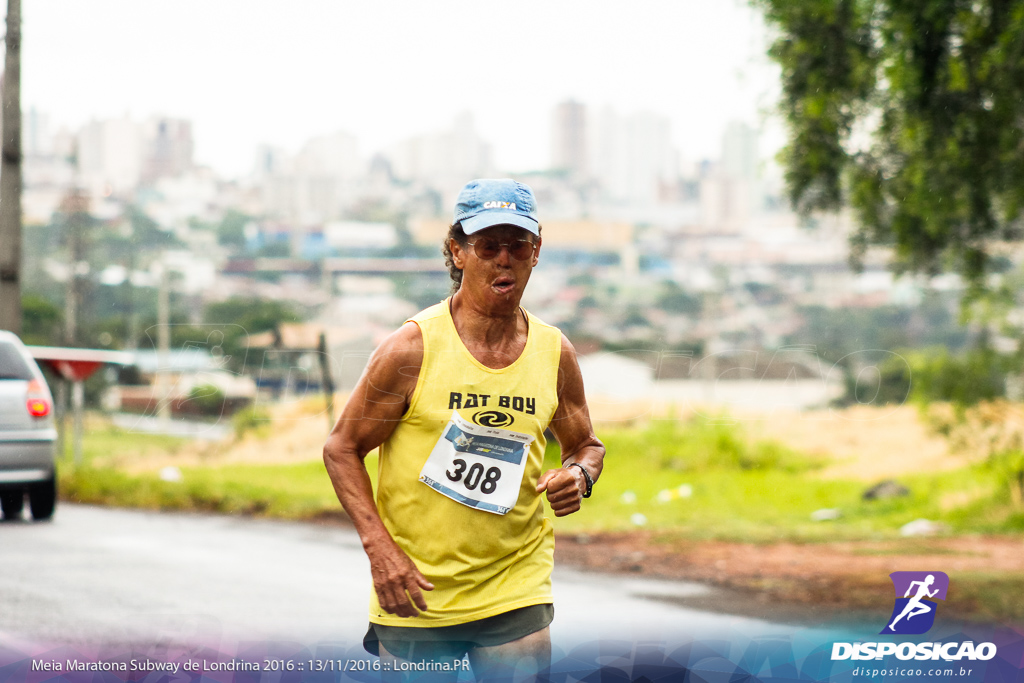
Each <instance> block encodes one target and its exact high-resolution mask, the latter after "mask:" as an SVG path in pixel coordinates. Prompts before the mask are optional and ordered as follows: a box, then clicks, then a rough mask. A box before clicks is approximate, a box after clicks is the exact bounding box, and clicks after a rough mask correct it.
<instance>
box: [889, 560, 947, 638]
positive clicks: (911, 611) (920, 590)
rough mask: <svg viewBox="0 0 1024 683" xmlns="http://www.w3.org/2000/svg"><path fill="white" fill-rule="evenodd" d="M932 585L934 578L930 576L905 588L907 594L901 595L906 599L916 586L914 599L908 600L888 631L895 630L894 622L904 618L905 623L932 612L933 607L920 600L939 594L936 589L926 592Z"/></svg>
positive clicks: (912, 582)
mask: <svg viewBox="0 0 1024 683" xmlns="http://www.w3.org/2000/svg"><path fill="white" fill-rule="evenodd" d="M933 583H935V576H934V575H932V574H929V575H928V576H926V577H925V579H924V581H911V582H910V585H909V586H907V592H906V593H904V594H903V597H908V596H909V595H910V592H911V591H912V590H914V586H917V593H916V594H915V595H914V597H912V598H910V601H909V602H907V604H906V606H905V607H904V608H903V611H902V612H900V614H899V616H898V617H896V618H895V619H893V620H892V623H891V624H889V630H890V631H895V630H896V629H895V626H896V622H897V621H899V620H900V619H902V618H903V617H904V616H905V617H906V618H907V621H910V619H911V617H916V616H917V615H918V614H927V613H928V612H931V611H932V609H933V607H932V606H931V605H928V604H926V603H924V602H921V600H922V598H932V597H935V594H936V593H938V592H939V589H938V588H936V589H935V590H933V591H931V592H929V591H928V587H929V586H931V585H932V584H933Z"/></svg>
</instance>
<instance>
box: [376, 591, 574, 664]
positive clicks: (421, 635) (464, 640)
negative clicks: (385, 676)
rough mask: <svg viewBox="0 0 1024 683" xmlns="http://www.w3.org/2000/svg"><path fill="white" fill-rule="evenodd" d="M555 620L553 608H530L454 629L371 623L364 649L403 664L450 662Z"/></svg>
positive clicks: (541, 606) (515, 637)
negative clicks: (382, 646) (402, 660)
mask: <svg viewBox="0 0 1024 683" xmlns="http://www.w3.org/2000/svg"><path fill="white" fill-rule="evenodd" d="M554 618H555V606H554V605H552V604H550V603H548V604H546V605H531V606H529V607H520V608H519V609H514V610H512V611H510V612H504V613H502V614H497V615H495V616H493V617H487V618H486V619H480V620H478V621H470V622H467V623H465V624H456V625H454V626H436V627H433V628H423V627H420V626H383V625H381V624H374V623H371V624H370V628H369V630H368V631H367V632H366V635H365V636H364V637H363V647H364V648H366V651H367V652H369V653H370V654H373V655H377V656H380V646H379V644H380V643H383V645H384V649H386V650H387V651H388V652H390V653H391V654H393V655H394V656H396V657H398V658H399V659H404V660H406V661H410V662H412V661H427V660H430V661H452V660H457V659H462V657H463V656H465V654H466V653H467V652H469V651H470V650H472V649H473V648H475V647H493V646H495V645H504V644H505V643H511V642H512V641H513V640H519V639H520V638H523V637H525V636H528V635H530V634H531V633H536V632H537V631H540V630H541V629H543V628H545V627H546V626H547V625H548V624H550V623H551V620H552V619H554Z"/></svg>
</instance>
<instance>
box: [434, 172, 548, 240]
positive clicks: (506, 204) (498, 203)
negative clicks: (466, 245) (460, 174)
mask: <svg viewBox="0 0 1024 683" xmlns="http://www.w3.org/2000/svg"><path fill="white" fill-rule="evenodd" d="M454 222H455V223H461V224H462V230H463V231H464V232H465V233H466V234H467V235H472V234H473V233H475V232H479V231H481V230H484V229H486V228H493V227H494V226H495V225H514V226H516V227H518V228H523V229H524V230H529V231H530V232H532V233H533V234H534V235H539V234H540V228H538V227H537V223H538V221H537V201H536V200H535V199H534V198H533V190H531V189H530V187H529V185H524V184H523V183H518V182H516V181H514V180H512V179H511V178H497V179H495V178H479V179H477V180H471V181H469V182H468V183H466V186H465V187H464V188H462V191H461V192H459V198H458V200H457V201H456V203H455V221H454Z"/></svg>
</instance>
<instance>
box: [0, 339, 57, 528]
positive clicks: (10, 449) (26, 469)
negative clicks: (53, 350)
mask: <svg viewBox="0 0 1024 683" xmlns="http://www.w3.org/2000/svg"><path fill="white" fill-rule="evenodd" d="M56 442H57V430H56V426H55V423H54V419H53V397H52V396H51V395H50V389H49V387H47V386H46V378H45V377H43V373H42V372H41V371H40V370H39V366H38V365H36V362H35V360H33V359H32V356H30V355H29V352H28V351H27V350H26V349H25V345H24V344H22V343H21V340H20V339H18V337H17V336H16V335H14V334H12V333H11V332H5V331H3V330H0V511H2V512H3V518H4V519H5V520H13V519H20V518H21V513H22V509H23V508H24V506H25V497H26V495H27V496H28V504H29V508H30V509H31V510H32V518H33V519H36V520H40V519H49V518H50V517H52V516H53V509H54V506H55V505H56V503H57V470H56V461H55V455H56V448H55V444H56Z"/></svg>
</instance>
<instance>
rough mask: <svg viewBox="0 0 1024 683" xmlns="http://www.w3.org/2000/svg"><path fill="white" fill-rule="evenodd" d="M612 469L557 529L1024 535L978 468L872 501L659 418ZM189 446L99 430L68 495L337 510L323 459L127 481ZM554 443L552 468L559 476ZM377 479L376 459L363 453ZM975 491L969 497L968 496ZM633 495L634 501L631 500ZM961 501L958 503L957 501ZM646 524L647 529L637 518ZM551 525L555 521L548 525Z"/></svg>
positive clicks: (773, 457)
mask: <svg viewBox="0 0 1024 683" xmlns="http://www.w3.org/2000/svg"><path fill="white" fill-rule="evenodd" d="M599 436H600V437H601V438H602V440H603V441H604V442H605V444H606V446H607V448H608V456H607V458H606V462H605V469H604V473H603V475H602V477H601V480H600V482H599V483H598V484H597V486H596V487H595V488H594V495H593V497H592V498H590V499H589V500H587V501H585V503H584V507H583V509H582V510H581V511H580V512H579V513H577V514H574V515H570V516H569V517H565V518H561V519H555V521H554V524H555V528H556V530H558V531H560V532H568V533H574V532H584V531H625V530H632V529H637V528H644V529H651V530H654V531H656V532H661V536H662V537H664V538H675V539H679V538H689V539H722V540H734V541H743V542H755V543H756V542H768V541H777V540H788V541H794V542H817V541H834V540H886V539H893V538H899V528H900V527H901V526H902V525H904V524H906V523H907V522H910V521H912V520H915V519H918V518H926V519H930V520H934V521H938V522H942V523H943V524H945V525H946V526H947V527H948V528H949V529H950V531H951V532H953V533H995V534H999V533H1008V534H1015V535H1016V534H1019V533H1020V532H1021V531H1022V530H1024V512H1022V511H1020V510H1016V509H1014V508H1013V507H1012V506H1010V504H1009V501H1008V497H1007V496H1006V494H1005V492H1004V491H1003V489H1001V488H1000V486H999V482H998V480H997V479H996V475H995V474H994V473H993V472H992V471H990V470H984V469H981V468H970V469H961V470H957V471H951V472H942V473H936V474H923V475H915V476H907V477H901V478H900V481H901V482H902V483H903V484H905V485H906V486H907V487H908V488H909V489H910V490H911V495H910V496H907V497H904V498H897V499H892V500H887V501H873V502H872V501H863V500H861V494H862V492H863V490H864V489H865V488H866V486H867V485H866V484H865V483H864V482H856V481H836V480H825V479H822V478H820V477H818V476H816V470H817V469H818V468H819V467H820V466H821V465H823V464H824V463H823V462H822V461H821V460H816V459H812V458H809V457H807V456H804V455H802V454H800V453H796V452H793V451H792V450H790V449H787V448H785V447H783V446H781V445H778V444H775V443H771V442H758V443H750V442H749V441H748V440H747V439H746V438H745V437H744V435H743V434H742V432H741V431H740V428H739V427H738V426H736V425H727V424H706V423H688V424H683V425H679V424H673V423H667V422H665V421H661V422H658V423H654V424H653V425H652V426H651V427H649V428H645V429H636V428H629V429H615V430H605V431H603V432H602V433H601V434H600V435H599ZM185 443H186V442H184V441H183V440H180V439H175V438H171V437H160V436H152V435H146V434H137V433H127V432H123V431H120V430H117V429H114V428H102V429H94V430H91V431H89V432H88V433H87V435H86V439H85V448H84V452H85V458H84V464H83V465H82V466H80V467H74V466H72V465H70V464H64V465H63V466H62V467H61V468H60V470H59V471H60V485H61V492H62V497H64V498H65V499H68V500H74V501H80V502H86V503H94V504H103V505H116V506H124V507H138V508H145V509H153V510H201V511H211V512H223V513H231V514H251V515H261V516H272V517H280V518H286V519H310V518H318V517H325V516H337V515H339V514H340V512H341V506H340V505H339V503H338V501H337V499H336V497H335V495H334V491H333V489H332V488H331V485H330V481H329V479H328V476H327V473H326V471H325V469H324V466H323V464H322V463H320V462H319V461H315V462H304V463H297V464H279V465H240V464H233V465H216V464H211V465H207V466H196V467H183V468H182V470H181V471H182V475H183V481H181V482H167V481H162V480H161V479H160V477H159V474H158V472H157V471H156V468H155V467H154V468H153V471H145V472H142V473H139V472H138V469H139V468H138V467H136V468H134V471H135V473H128V472H126V471H125V470H124V468H123V464H124V463H127V462H131V463H134V464H141V465H142V466H143V467H145V465H146V460H147V459H151V460H152V462H153V463H154V464H155V463H157V462H159V460H157V459H156V456H162V455H164V454H166V453H167V452H173V451H176V450H178V449H180V448H182V447H183V445H184V444H185ZM558 463H559V451H558V446H557V444H554V443H550V444H549V445H548V450H547V452H546V454H545V468H549V467H557V466H558ZM367 464H368V470H369V472H370V476H371V480H375V479H376V471H377V467H376V456H375V455H371V456H370V457H369V458H368V462H367ZM681 485H687V486H689V487H690V489H691V490H692V495H690V496H689V497H675V498H672V499H670V500H668V501H667V502H659V500H658V495H659V493H660V492H663V491H672V490H677V489H678V487H680V486H681ZM966 494H970V495H966ZM626 496H628V497H632V499H634V501H635V502H628V501H627V500H626ZM958 501H959V502H958ZM822 508H838V509H839V510H840V514H841V516H840V518H839V519H836V520H832V521H823V522H815V521H812V520H811V513H812V512H814V511H815V510H819V509H822ZM637 515H642V516H643V517H644V519H645V523H644V524H643V525H638V524H636V523H635V520H636V516H637ZM552 517H553V516H552Z"/></svg>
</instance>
